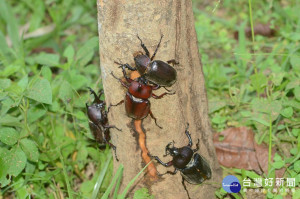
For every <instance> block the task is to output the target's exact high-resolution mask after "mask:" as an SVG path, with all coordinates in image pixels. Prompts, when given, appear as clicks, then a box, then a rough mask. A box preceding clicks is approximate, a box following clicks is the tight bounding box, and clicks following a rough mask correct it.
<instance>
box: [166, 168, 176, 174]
mask: <svg viewBox="0 0 300 199" xmlns="http://www.w3.org/2000/svg"><path fill="white" fill-rule="evenodd" d="M177 171H178V169H175V170H174V171H167V172H166V174H167V173H168V174H170V175H175V174H176V173H177Z"/></svg>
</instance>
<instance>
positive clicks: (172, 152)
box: [164, 140, 179, 156]
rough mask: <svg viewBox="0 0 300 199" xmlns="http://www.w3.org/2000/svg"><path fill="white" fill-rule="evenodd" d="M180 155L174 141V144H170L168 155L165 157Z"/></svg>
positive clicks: (167, 147)
mask: <svg viewBox="0 0 300 199" xmlns="http://www.w3.org/2000/svg"><path fill="white" fill-rule="evenodd" d="M171 145H173V146H172V147H170V146H171ZM178 153H179V151H178V148H176V147H174V140H173V142H170V143H169V144H168V145H167V146H166V154H165V155H164V156H167V155H171V156H176V155H177V154H178Z"/></svg>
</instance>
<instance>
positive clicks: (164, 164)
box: [151, 156, 173, 167]
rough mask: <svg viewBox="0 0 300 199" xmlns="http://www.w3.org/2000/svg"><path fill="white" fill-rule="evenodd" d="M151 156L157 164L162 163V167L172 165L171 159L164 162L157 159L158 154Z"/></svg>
mask: <svg viewBox="0 0 300 199" xmlns="http://www.w3.org/2000/svg"><path fill="white" fill-rule="evenodd" d="M151 157H152V158H154V159H155V160H156V161H157V162H158V163H159V164H161V165H163V166H164V167H170V166H172V165H173V162H172V161H170V162H167V163H164V162H163V161H161V159H159V157H158V156H151Z"/></svg>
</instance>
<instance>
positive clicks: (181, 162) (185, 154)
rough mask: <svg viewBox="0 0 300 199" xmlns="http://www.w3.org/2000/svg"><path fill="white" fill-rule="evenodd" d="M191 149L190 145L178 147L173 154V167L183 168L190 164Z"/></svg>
mask: <svg viewBox="0 0 300 199" xmlns="http://www.w3.org/2000/svg"><path fill="white" fill-rule="evenodd" d="M193 154H194V152H193V150H192V149H191V148H190V147H187V146H185V147H182V148H179V149H178V154H176V155H175V156H173V157H174V158H173V163H174V167H175V168H178V169H183V168H185V167H186V166H187V165H189V164H190V162H191V159H192V157H193Z"/></svg>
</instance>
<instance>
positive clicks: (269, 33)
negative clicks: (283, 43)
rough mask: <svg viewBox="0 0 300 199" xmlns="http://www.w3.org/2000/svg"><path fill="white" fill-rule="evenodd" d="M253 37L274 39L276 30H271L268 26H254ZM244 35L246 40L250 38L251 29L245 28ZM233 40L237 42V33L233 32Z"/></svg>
mask: <svg viewBox="0 0 300 199" xmlns="http://www.w3.org/2000/svg"><path fill="white" fill-rule="evenodd" d="M253 32H254V35H261V36H264V37H274V36H275V34H276V30H275V29H273V28H270V25H269V24H255V26H254V27H253ZM245 35H246V37H248V38H251V37H252V33H251V27H247V28H245ZM234 38H235V39H236V40H238V32H237V31H236V32H234Z"/></svg>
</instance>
